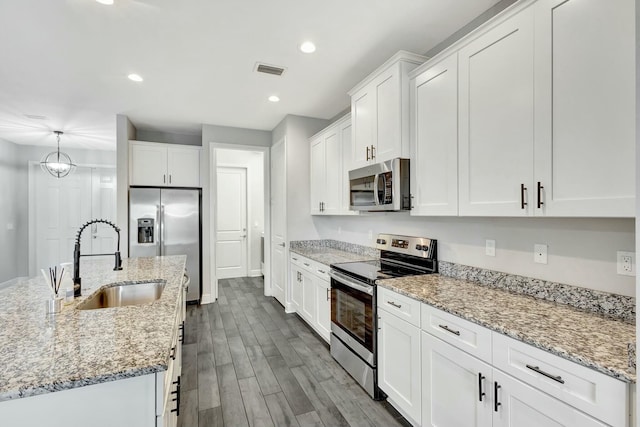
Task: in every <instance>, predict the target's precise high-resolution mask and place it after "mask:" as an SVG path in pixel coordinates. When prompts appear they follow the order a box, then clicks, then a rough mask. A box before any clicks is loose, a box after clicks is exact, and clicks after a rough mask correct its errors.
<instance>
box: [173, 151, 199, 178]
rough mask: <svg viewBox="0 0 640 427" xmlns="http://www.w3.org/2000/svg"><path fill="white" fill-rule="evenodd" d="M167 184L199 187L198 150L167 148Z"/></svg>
mask: <svg viewBox="0 0 640 427" xmlns="http://www.w3.org/2000/svg"><path fill="white" fill-rule="evenodd" d="M168 173H169V177H168V184H169V185H170V186H172V187H200V150H199V149H195V148H181V147H170V148H169V149H168Z"/></svg>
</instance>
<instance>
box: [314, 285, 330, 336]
mask: <svg viewBox="0 0 640 427" xmlns="http://www.w3.org/2000/svg"><path fill="white" fill-rule="evenodd" d="M315 281H316V322H315V323H316V326H317V328H316V329H317V331H318V333H319V334H320V335H321V336H322V338H324V339H325V341H327V342H328V341H329V338H330V335H331V294H330V290H331V282H329V281H328V280H323V279H320V278H318V277H316V278H315Z"/></svg>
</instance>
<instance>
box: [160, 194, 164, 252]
mask: <svg viewBox="0 0 640 427" xmlns="http://www.w3.org/2000/svg"><path fill="white" fill-rule="evenodd" d="M160 236H161V238H160V255H164V205H160Z"/></svg>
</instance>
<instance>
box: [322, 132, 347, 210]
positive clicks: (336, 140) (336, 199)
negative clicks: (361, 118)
mask: <svg viewBox="0 0 640 427" xmlns="http://www.w3.org/2000/svg"><path fill="white" fill-rule="evenodd" d="M324 147H325V169H324V170H325V183H326V185H325V193H324V198H323V199H322V201H323V203H324V205H323V206H322V213H324V214H328V215H332V214H333V215H335V214H338V213H340V210H341V208H342V173H341V172H342V144H341V141H340V129H339V128H337V127H336V128H333V129H331V130H330V131H329V132H327V134H325V137H324Z"/></svg>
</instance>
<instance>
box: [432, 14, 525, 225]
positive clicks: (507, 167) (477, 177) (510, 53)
mask: <svg viewBox="0 0 640 427" xmlns="http://www.w3.org/2000/svg"><path fill="white" fill-rule="evenodd" d="M458 58H459V71H460V94H459V108H460V123H459V130H460V146H459V147H460V163H459V165H460V175H459V176H460V190H459V191H460V200H459V203H460V206H459V210H460V215H470V216H472V215H479V216H483V215H487V216H523V215H528V214H529V212H530V211H531V204H530V203H529V204H528V205H524V207H523V206H522V202H523V200H522V196H521V194H522V193H524V202H525V203H528V202H529V198H530V195H531V193H532V190H533V189H532V188H530V186H531V182H532V181H533V179H532V178H533V93H534V90H533V89H534V87H533V10H532V9H531V7H529V8H527V9H525V10H523V11H522V12H520V13H519V14H517V15H516V16H514V17H513V18H511V19H509V20H507V21H505V22H504V23H502V24H500V25H498V26H497V27H495V28H493V29H492V30H490V31H488V32H487V33H485V34H483V35H481V36H480V37H478V38H477V39H476V40H474V41H472V42H471V43H469V44H468V45H467V46H465V47H464V48H462V49H461V50H460V52H459V57H458ZM434 185H438V184H434ZM523 185H524V187H521V186H523ZM522 188H524V190H523V191H521V189H522Z"/></svg>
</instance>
